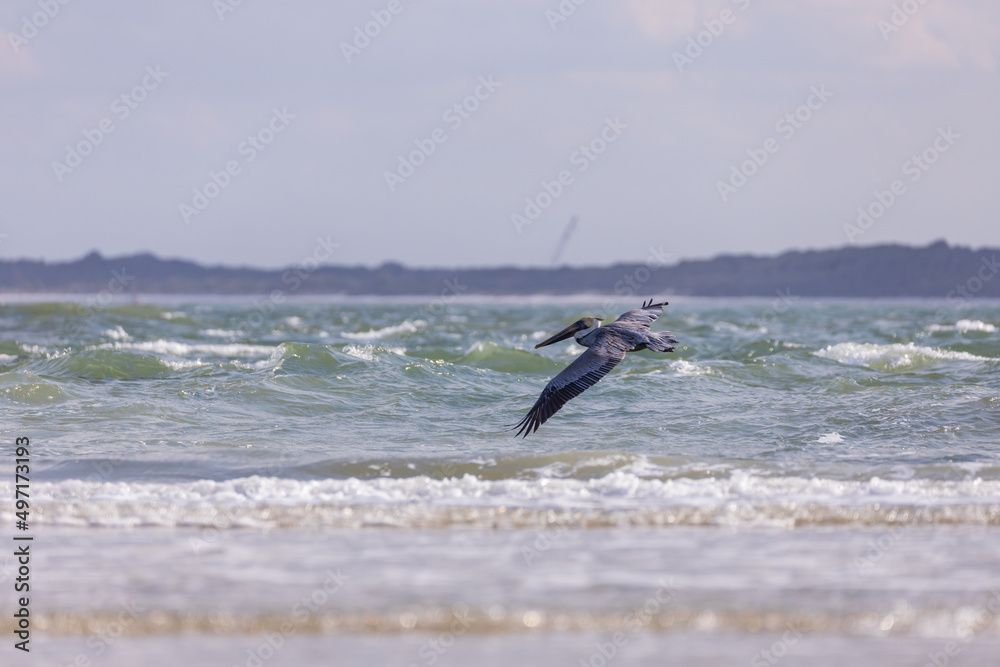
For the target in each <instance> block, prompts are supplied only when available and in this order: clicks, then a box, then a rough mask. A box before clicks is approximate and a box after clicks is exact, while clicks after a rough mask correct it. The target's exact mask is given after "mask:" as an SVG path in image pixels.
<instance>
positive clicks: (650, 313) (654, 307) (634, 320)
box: [615, 299, 667, 329]
mask: <svg viewBox="0 0 1000 667" xmlns="http://www.w3.org/2000/svg"><path fill="white" fill-rule="evenodd" d="M666 305H667V302H666V301H664V302H663V303H653V300H652V299H650V300H649V302H648V303H643V304H642V308H638V309H636V310H630V311H628V312H627V313H623V314H622V316H621V317H619V318H618V319H617V320H615V322H623V323H626V324H631V325H634V326H640V327H646V328H647V329H648V328H649V325H650V324H652V323H653V322H655V321H656V318H657V317H659V316H660V315H662V314H663V307H664V306H666Z"/></svg>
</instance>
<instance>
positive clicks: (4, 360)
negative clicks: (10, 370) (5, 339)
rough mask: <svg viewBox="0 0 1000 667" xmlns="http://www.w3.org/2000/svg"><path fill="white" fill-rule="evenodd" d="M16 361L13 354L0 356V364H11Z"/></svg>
mask: <svg viewBox="0 0 1000 667" xmlns="http://www.w3.org/2000/svg"><path fill="white" fill-rule="evenodd" d="M15 361H17V357H16V356H14V355H13V354H0V364H12V363H14V362H15Z"/></svg>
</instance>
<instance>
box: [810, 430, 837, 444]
mask: <svg viewBox="0 0 1000 667" xmlns="http://www.w3.org/2000/svg"><path fill="white" fill-rule="evenodd" d="M843 441H844V436H842V435H840V434H839V433H837V432H836V431H834V432H833V433H823V434H821V435H820V436H819V439H818V440H817V441H816V442H818V443H820V444H823V445H835V444H837V443H838V442H843Z"/></svg>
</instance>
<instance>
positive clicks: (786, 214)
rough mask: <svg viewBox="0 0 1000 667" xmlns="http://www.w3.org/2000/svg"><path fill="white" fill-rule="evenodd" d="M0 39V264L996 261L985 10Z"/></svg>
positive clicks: (510, 4)
mask: <svg viewBox="0 0 1000 667" xmlns="http://www.w3.org/2000/svg"><path fill="white" fill-rule="evenodd" d="M64 1H66V0H64ZM237 3H238V4H237ZM577 3H581V4H577ZM894 6H895V9H894ZM907 11H908V12H910V13H907ZM0 31H2V32H3V33H4V34H3V43H2V44H0V91H2V94H0V233H2V234H4V235H5V236H4V237H2V238H0V257H4V258H19V257H30V258H44V259H48V260H57V259H68V258H76V257H79V256H81V255H83V254H84V253H86V252H88V251H90V250H92V249H97V250H99V251H100V252H102V253H103V254H105V255H118V254H125V253H134V252H138V251H152V252H155V253H157V254H159V255H162V256H167V257H181V258H190V259H195V260H198V261H202V262H210V263H225V264H248V265H258V266H268V267H275V266H280V265H287V264H290V263H293V262H296V261H298V260H301V259H302V258H303V257H306V256H309V255H312V254H313V253H314V251H315V250H316V248H317V240H316V239H317V237H322V238H323V239H325V240H328V241H327V242H331V241H332V242H334V243H337V244H339V247H338V248H337V249H336V251H335V252H334V254H333V256H332V257H331V261H334V262H336V263H346V264H368V265H373V264H379V263H381V262H383V261H387V260H394V261H401V262H403V263H405V264H408V265H414V266H472V265H481V264H486V265H499V264H519V265H545V264H547V263H548V262H549V261H550V259H551V256H552V254H553V251H554V250H555V248H556V246H557V244H558V241H559V238H560V236H561V235H562V234H563V230H564V229H565V228H566V225H567V222H568V221H569V219H570V218H571V217H572V216H573V215H576V216H578V217H579V225H578V227H577V229H576V233H575V235H574V236H573V237H572V238H571V239H570V241H569V244H568V246H567V248H566V251H565V253H564V255H563V261H564V262H566V263H570V264H575V265H580V264H607V263H611V262H615V261H622V260H625V261H642V260H644V259H646V258H647V257H648V256H649V253H650V250H649V249H650V248H651V247H652V248H655V249H657V250H658V251H660V252H665V253H670V254H672V255H673V256H674V257H676V258H691V257H705V256H711V255H714V254H717V253H720V252H753V253H774V252H779V251H782V250H786V249H790V248H827V247H832V246H842V245H845V244H847V243H848V242H854V243H857V244H861V245H870V244H874V243H883V242H889V241H895V242H905V243H911V244H925V243H928V242H930V241H933V240H936V239H939V238H944V239H947V240H948V241H949V242H950V243H957V244H963V245H972V246H976V247H978V246H983V245H992V246H997V245H1000V217H998V215H997V214H998V211H1000V200H998V197H997V195H996V193H997V191H998V186H997V182H996V180H997V176H998V172H1000V168H998V165H1000V122H998V109H1000V87H998V82H997V58H998V53H1000V3H997V2H996V0H981V1H977V0H926V2H924V3H923V4H921V2H920V1H919V0H717V1H712V2H695V1H689V0H672V1H669V2H668V1H654V0H621V1H618V2H612V1H611V0H582V1H581V0H575V1H574V0H562V1H560V0H391V1H390V0H373V1H364V2H320V1H318V0H316V1H311V0H301V1H297V2H296V1H286V2H280V3H279V2H265V1H264V0H242V1H241V2H240V1H239V0H216V1H215V2H214V3H213V1H212V0H198V1H191V0H180V1H177V2H169V3H168V2H161V3H139V2H84V1H83V0H74V1H67V4H65V5H63V4H60V0H33V1H32V0H6V1H5V2H4V3H3V5H2V8H0ZM366 33H368V34H366ZM915 157H916V160H914V158H915ZM734 168H735V170H736V171H735V173H734ZM894 182H895V183H894ZM880 200H881V201H880ZM535 207H537V208H535ZM859 207H861V208H863V209H868V210H869V212H870V215H871V218H869V219H862V220H861V224H860V225H859V224H858V217H859V213H858V209H859ZM514 216H520V217H514ZM845 226H847V227H846V228H845Z"/></svg>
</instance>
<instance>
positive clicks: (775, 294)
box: [0, 241, 1000, 303]
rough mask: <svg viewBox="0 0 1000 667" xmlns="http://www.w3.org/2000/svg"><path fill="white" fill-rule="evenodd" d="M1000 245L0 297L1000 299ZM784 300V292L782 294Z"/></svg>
mask: <svg viewBox="0 0 1000 667" xmlns="http://www.w3.org/2000/svg"><path fill="white" fill-rule="evenodd" d="M998 259H1000V249H998V248H981V249H978V250H973V249H971V248H965V247H960V246H949V245H948V244H946V243H945V242H943V241H939V242H937V243H933V244H931V245H928V246H924V247H911V246H902V245H882V246H871V247H863V248H859V247H846V248H838V249H832V250H818V251H790V252H786V253H782V254H780V255H777V256H772V257H761V256H752V255H723V256H719V257H716V258H714V259H709V260H688V261H681V262H678V263H675V264H668V265H656V264H650V263H635V264H615V265H612V266H606V267H556V268H515V267H492V268H474V269H468V268H466V269H440V268H429V269H426V268H407V267H404V266H402V265H399V264H391V263H390V264H383V265H382V266H379V267H375V268H369V267H351V266H338V265H319V266H315V265H314V266H292V267H286V268H284V269H275V270H266V269H254V268H246V267H242V268H233V267H224V266H212V267H206V266H202V265H200V264H196V263H194V262H188V261H183V260H164V259H160V258H158V257H155V256H153V255H150V254H142V255H132V256H126V257H115V258H104V257H102V256H101V255H99V254H98V253H96V252H94V253H90V254H89V255H87V256H86V257H83V258H81V259H79V260H75V261H72V262H57V263H47V262H43V261H36V260H2V261H0V294H3V295H4V296H6V297H8V298H10V296H12V295H22V296H25V297H26V296H28V295H43V294H64V295H67V297H68V295H74V294H77V295H99V296H100V297H101V298H102V299H103V300H105V301H107V300H109V299H115V300H117V299H118V298H122V297H124V298H133V296H132V295H141V297H147V298H148V297H152V296H153V295H163V296H168V295H169V296H185V295H187V296H195V295H198V296H203V297H207V296H211V295H219V296H241V295H242V296H248V297H252V296H255V295H256V296H263V297H265V298H269V299H272V300H273V301H274V302H275V303H280V302H281V301H282V300H284V299H286V298H291V297H315V296H330V297H332V296H338V297H343V298H345V299H350V298H355V297H399V298H407V297H424V298H432V299H438V300H440V301H441V302H442V303H449V302H451V301H454V300H456V299H459V298H462V299H465V298H468V297H477V296H492V297H504V296H507V297H522V298H523V297H563V298H567V299H568V298H574V299H580V300H586V299H588V298H609V297H610V298H614V299H616V300H627V299H641V298H643V297H648V296H652V295H655V296H657V297H663V298H667V299H669V298H671V297H675V298H676V297H678V296H689V297H763V298H809V297H833V298H937V299H947V300H949V301H961V302H964V301H969V300H971V299H973V298H981V297H985V298H1000V277H998V275H997V274H998V273H1000V262H998ZM783 295H784V296H783Z"/></svg>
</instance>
